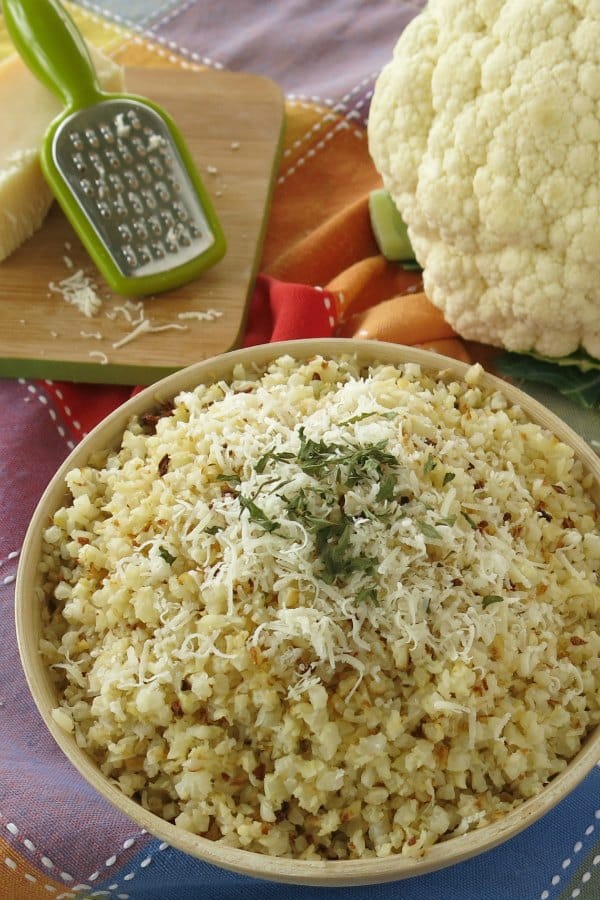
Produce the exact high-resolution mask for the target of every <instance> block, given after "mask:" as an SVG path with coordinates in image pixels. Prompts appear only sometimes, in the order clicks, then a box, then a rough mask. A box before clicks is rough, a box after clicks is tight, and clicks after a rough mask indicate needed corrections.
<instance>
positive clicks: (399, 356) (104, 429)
mask: <svg viewBox="0 0 600 900" xmlns="http://www.w3.org/2000/svg"><path fill="white" fill-rule="evenodd" d="M284 353H287V354H291V355H294V356H296V357H297V358H299V359H306V358H309V357H311V356H313V355H315V354H323V355H326V356H335V355H337V354H340V353H346V354H348V353H353V354H356V356H357V357H358V358H359V359H360V360H361V361H364V362H366V363H368V362H374V361H378V362H382V363H405V362H415V363H420V364H421V365H422V366H423V367H424V368H428V369H431V370H438V369H446V370H451V371H453V372H455V373H456V374H457V375H458V376H463V375H464V373H465V372H466V370H467V368H468V366H467V365H465V364H464V363H461V362H458V361H455V360H452V359H447V358H445V357H442V356H440V355H438V354H436V353H431V352H428V351H423V350H416V349H413V348H410V347H403V346H401V345H397V344H387V343H381V342H376V341H355V340H345V339H323V340H304V341H289V342H285V343H279V344H268V345H262V346H259V347H253V348H249V349H243V350H235V351H233V352H230V353H226V354H224V355H222V356H218V357H215V358H214V359H209V360H206V361H204V362H201V363H198V364H197V365H193V366H190V367H188V368H186V369H183V370H181V371H179V372H176V373H175V374H173V375H170V376H169V377H167V378H165V379H163V380H162V381H159V382H158V383H156V384H154V385H152V386H150V387H148V388H146V389H145V390H144V391H142V392H141V393H139V394H138V395H137V396H135V397H133V398H132V399H131V400H129V401H128V402H127V403H125V404H123V405H122V406H121V407H120V408H119V409H117V410H116V411H115V412H114V413H112V414H111V415H110V416H108V417H107V418H106V419H105V420H104V421H103V422H101V423H100V424H99V425H98V426H97V427H96V428H95V429H94V430H93V431H92V432H91V433H90V434H89V435H88V436H87V437H86V438H84V440H83V441H82V442H81V443H80V444H79V445H78V446H77V447H76V449H75V450H74V451H73V452H72V453H71V454H70V456H69V457H68V458H67V459H66V460H65V462H64V463H63V465H62V466H61V467H60V469H59V470H58V472H57V473H56V475H55V476H54V477H53V479H52V481H51V482H50V484H49V486H48V488H47V489H46V491H45V493H44V494H43V496H42V498H41V500H40V502H39V504H38V507H37V509H36V511H35V513H34V515H33V518H32V521H31V524H30V526H29V529H28V532H27V535H26V538H25V542H24V545H23V551H22V554H21V562H20V566H19V571H18V575H17V583H16V627H17V636H18V642H19V650H20V654H21V659H22V663H23V668H24V670H25V674H26V677H27V681H28V684H29V688H30V691H31V694H32V696H33V699H34V701H35V703H36V704H37V707H38V709H39V711H40V713H41V715H42V718H43V719H44V722H45V723H46V726H47V727H48V729H49V731H50V732H51V734H52V736H53V737H54V739H55V740H56V742H57V744H58V745H59V747H60V748H61V750H62V751H63V752H64V753H65V754H66V756H67V757H68V758H69V760H70V761H71V762H72V763H73V765H74V766H75V768H76V769H78V770H79V772H80V773H81V774H82V775H83V776H84V778H86V779H87V781H88V782H89V783H90V784H91V785H92V787H94V788H95V789H96V790H97V791H98V792H99V793H100V794H101V795H102V796H103V797H105V798H106V799H107V800H108V801H110V802H111V803H112V804H113V805H114V806H116V807H117V808H118V809H120V810H121V811H122V812H123V813H124V814H125V815H127V816H128V817H129V818H130V819H132V820H133V821H134V822H136V823H137V824H138V825H140V826H141V827H142V828H145V829H146V830H147V831H148V832H150V833H151V834H154V835H156V837H157V838H160V839H161V840H163V841H166V842H167V843H169V844H170V845H171V846H173V847H177V848H179V849H180V850H183V851H184V852H185V853H189V854H190V855H192V856H195V857H198V858H200V859H203V860H205V861H206V862H208V863H212V864H213V865H216V866H220V867H222V868H225V869H229V870H232V871H236V872H240V873H243V874H246V875H250V876H254V877H257V878H266V879H270V880H274V881H279V882H288V883H296V884H309V885H324V886H330V887H334V886H342V885H360V884H372V883H378V882H385V881H392V880H396V879H401V878H408V877H412V876H415V875H420V874H424V873H426V872H431V871H434V870H436V869H440V868H442V867H444V866H449V865H452V864H454V863H458V862H461V861H462V860H465V859H469V858H470V857H473V856H475V855H476V854H479V853H482V852H484V851H486V850H489V849H490V848H492V847H495V846H496V845H498V844H500V843H502V842H503V841H505V840H507V839H508V838H511V837H513V836H514V835H515V834H517V833H518V832H520V831H522V830H523V829H524V828H527V827H528V826H529V825H531V824H532V823H533V822H535V821H536V820H537V819H539V818H540V817H541V816H543V815H544V814H545V813H547V812H548V811H549V810H550V809H552V807H554V806H555V805H556V804H557V803H558V802H559V801H560V800H561V799H562V798H563V797H565V795H566V794H568V793H569V792H570V791H572V790H573V788H575V786H576V785H577V784H578V783H579V782H580V781H581V780H582V779H583V778H584V777H585V775H586V774H587V773H588V772H589V771H590V770H591V769H592V768H593V766H594V765H595V763H596V762H597V760H598V759H599V758H600V728H597V729H596V730H595V731H594V732H593V733H592V734H591V735H590V736H589V737H588V739H587V741H586V742H585V744H584V745H583V747H582V748H581V750H580V751H579V753H578V754H577V755H576V756H575V757H574V758H573V759H572V760H571V762H570V763H569V764H568V765H567V767H566V768H565V770H564V771H563V772H562V773H561V774H560V775H558V776H556V777H555V778H554V779H553V780H552V781H551V782H550V783H549V784H548V785H547V786H546V787H545V788H543V789H542V791H541V792H540V793H539V794H538V795H537V796H535V797H533V798H531V799H528V800H526V801H524V802H523V803H521V804H520V805H519V806H518V807H517V808H516V809H514V810H513V811H511V812H509V813H507V814H506V815H505V816H504V817H503V818H502V819H500V820H499V821H496V822H494V823H493V824H491V825H487V826H483V827H481V828H479V829H476V830H474V831H470V832H467V833H466V834H462V835H460V836H456V837H450V838H448V839H446V840H444V841H442V842H440V843H437V844H435V845H434V846H433V847H431V848H429V849H428V850H427V852H426V854H425V856H424V857H422V858H421V859H412V858H406V857H402V856H399V855H396V856H389V857H386V858H383V859H377V858H374V859H364V860H360V859H359V860H344V861H327V860H323V861H320V860H318V861H313V860H310V861H309V860H297V859H290V858H282V857H272V856H266V855H262V854H259V853H255V852H250V851H247V850H241V849H236V848H231V847H226V846H223V845H222V844H220V843H217V842H213V841H210V840H208V839H206V838H202V837H199V836H196V835H194V834H191V833H189V832H187V831H184V830H183V829H181V828H178V827H177V826H175V825H173V824H170V823H169V822H166V821H165V820H163V819H161V818H159V817H158V816H156V815H154V814H153V813H150V812H148V811H147V810H145V809H143V808H142V807H141V806H140V805H138V804H137V803H136V802H134V801H133V800H131V799H129V798H128V797H126V796H125V795H124V794H122V793H121V791H120V790H119V789H118V788H117V787H116V786H114V785H113V784H111V783H110V782H109V780H108V779H107V778H105V777H104V776H103V775H102V774H101V772H100V771H99V769H98V768H97V767H96V765H95V764H94V763H93V762H92V760H91V759H90V758H89V757H88V756H87V755H86V754H85V752H84V751H83V750H81V749H80V748H79V747H78V746H77V745H76V742H75V739H74V737H73V736H72V735H71V734H68V733H66V732H65V731H63V730H62V729H61V728H60V727H59V726H58V725H57V724H56V723H55V721H54V719H53V718H52V715H51V710H52V709H53V708H54V707H55V706H56V705H57V697H56V692H55V688H54V686H53V684H52V682H51V680H50V677H49V674H48V671H47V669H46V667H45V665H44V663H43V661H42V659H41V656H40V653H39V652H38V646H39V640H40V634H41V618H40V608H39V605H38V604H37V602H36V599H35V597H36V594H35V588H36V584H37V579H38V575H37V567H38V560H39V557H40V548H41V535H42V532H43V530H44V528H45V527H46V526H47V523H48V520H49V517H50V516H51V515H52V514H53V513H54V511H55V510H56V509H58V508H59V507H60V506H62V505H63V504H64V503H65V501H66V500H67V496H68V495H67V491H66V487H65V475H66V473H67V472H68V471H69V470H70V469H73V468H75V467H77V466H81V465H84V464H85V463H86V461H87V460H88V458H89V457H90V455H91V454H92V453H93V452H94V451H96V450H100V449H106V448H112V447H116V446H117V445H118V444H119V441H120V438H121V435H122V433H123V431H124V429H125V427H126V425H127V423H128V421H129V420H130V418H131V417H132V416H135V415H139V414H140V413H142V412H144V411H146V410H149V409H151V408H155V407H156V406H157V404H160V403H163V402H164V401H166V400H168V399H170V398H172V397H173V396H175V395H176V394H177V393H178V392H180V391H182V390H189V389H192V388H193V387H194V386H196V385H197V384H200V383H203V382H211V381H213V380H219V379H227V378H228V377H229V376H230V374H231V371H232V368H233V366H234V365H236V364H238V363H242V364H253V363H256V364H258V365H263V364H264V363H267V362H269V361H271V360H273V359H275V358H276V357H278V356H280V355H282V354H284ZM484 380H485V382H487V384H488V385H490V386H493V387H495V388H499V389H500V390H502V391H503V392H504V394H505V396H507V398H508V399H509V401H511V402H512V403H516V404H519V405H520V406H521V407H522V408H523V409H524V410H525V412H526V413H527V415H528V416H529V418H530V419H531V420H532V421H534V422H537V423H539V424H540V425H542V426H544V427H546V428H547V429H549V430H550V431H552V432H554V434H555V435H556V436H557V437H558V438H559V439H560V440H562V441H563V442H564V443H566V444H568V445H570V446H571V447H572V448H573V449H574V451H575V453H576V455H577V456H578V457H579V459H580V460H581V462H582V463H583V465H584V467H585V469H586V470H587V471H588V472H590V473H591V474H592V475H593V477H594V479H595V488H594V497H595V500H596V502H597V503H598V504H599V505H600V487H599V484H600V460H599V459H598V457H597V456H596V455H595V454H594V453H593V451H592V450H591V449H590V448H589V446H588V445H587V444H586V443H585V442H584V441H583V440H582V439H581V438H580V437H578V436H577V435H576V434H575V433H574V432H573V431H572V430H571V429H570V428H569V427H568V426H567V425H565V424H564V422H562V421H561V420H560V419H558V418H557V417H556V416H555V415H553V414H552V413H550V412H549V411H548V410H547V409H546V408H545V407H543V406H542V405H541V404H539V403H537V402H536V401H535V400H533V399H532V398H531V397H529V396H527V395H526V394H524V393H522V392H521V391H519V390H517V389H516V388H515V387H513V386H511V385H509V384H506V383H505V382H503V381H500V379H498V378H495V377H493V376H491V375H487V374H486V375H485V379H484Z"/></svg>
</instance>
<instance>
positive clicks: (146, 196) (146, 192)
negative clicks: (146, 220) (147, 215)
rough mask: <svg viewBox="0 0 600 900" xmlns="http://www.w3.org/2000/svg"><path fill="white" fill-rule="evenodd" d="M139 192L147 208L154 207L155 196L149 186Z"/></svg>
mask: <svg viewBox="0 0 600 900" xmlns="http://www.w3.org/2000/svg"><path fill="white" fill-rule="evenodd" d="M141 194H142V198H143V200H144V203H145V204H146V206H147V207H148V209H156V205H157V204H156V198H155V196H154V194H153V193H152V191H151V190H150V189H149V188H144V189H143V190H142V192H141Z"/></svg>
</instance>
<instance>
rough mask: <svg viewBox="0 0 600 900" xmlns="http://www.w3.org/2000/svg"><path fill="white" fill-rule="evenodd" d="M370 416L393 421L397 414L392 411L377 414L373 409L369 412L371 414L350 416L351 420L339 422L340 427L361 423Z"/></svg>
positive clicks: (376, 410) (364, 413)
mask: <svg viewBox="0 0 600 900" xmlns="http://www.w3.org/2000/svg"><path fill="white" fill-rule="evenodd" d="M370 416H379V418H380V419H394V418H395V417H396V416H397V413H395V412H392V411H390V412H387V413H382V412H379V410H378V409H373V410H371V412H363V413H358V414H357V415H356V416H352V418H351V419H346V421H345V422H340V425H354V423H355V422H362V420H363V419H368V418H369V417H370Z"/></svg>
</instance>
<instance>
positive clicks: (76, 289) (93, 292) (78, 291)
mask: <svg viewBox="0 0 600 900" xmlns="http://www.w3.org/2000/svg"><path fill="white" fill-rule="evenodd" d="M48 288H49V289H50V291H53V292H54V293H57V294H60V295H61V296H62V298H63V300H65V301H66V302H67V303H69V304H70V305H71V306H74V307H76V309H78V310H79V311H80V312H81V313H83V315H84V316H87V317H88V318H90V319H91V318H93V317H94V316H95V315H97V314H98V312H99V311H100V308H101V307H102V298H101V297H100V296H99V295H98V293H97V288H96V285H95V284H94V282H93V280H92V279H91V278H90V277H89V276H88V275H86V274H85V273H84V272H83V270H82V269H77V271H76V272H74V273H73V274H72V275H69V276H68V277H67V278H63V279H62V281H58V282H55V281H51V282H50V283H49V285H48Z"/></svg>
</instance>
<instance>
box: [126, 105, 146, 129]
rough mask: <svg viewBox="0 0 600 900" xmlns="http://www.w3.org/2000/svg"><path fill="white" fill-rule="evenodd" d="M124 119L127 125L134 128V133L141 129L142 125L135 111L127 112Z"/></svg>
mask: <svg viewBox="0 0 600 900" xmlns="http://www.w3.org/2000/svg"><path fill="white" fill-rule="evenodd" d="M126 117H127V121H128V124H129V125H131V127H132V128H135V130H136V131H139V130H140V128H141V127H142V123H141V122H140V120H139V117H138V114H137V113H136V111H135V110H134V109H129V110H127V114H126Z"/></svg>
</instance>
